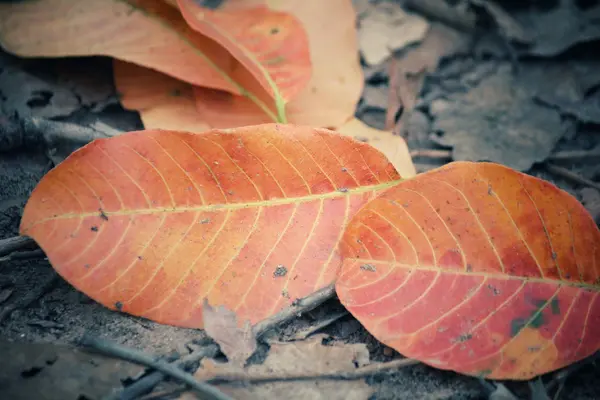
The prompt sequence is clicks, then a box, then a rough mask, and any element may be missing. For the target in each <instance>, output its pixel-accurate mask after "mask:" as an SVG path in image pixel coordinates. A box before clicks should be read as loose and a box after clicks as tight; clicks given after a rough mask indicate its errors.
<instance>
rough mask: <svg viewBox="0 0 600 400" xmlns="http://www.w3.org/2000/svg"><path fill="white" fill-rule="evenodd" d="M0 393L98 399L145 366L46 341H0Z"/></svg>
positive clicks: (22, 399) (19, 397) (16, 399)
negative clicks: (0, 366) (0, 359)
mask: <svg viewBox="0 0 600 400" xmlns="http://www.w3.org/2000/svg"><path fill="white" fill-rule="evenodd" d="M0 354H2V368H0V382H2V396H3V397H4V398H7V399H11V400H29V399H44V400H64V399H83V398H86V399H99V398H102V397H104V396H105V395H106V394H107V393H109V392H110V391H112V390H114V389H115V388H120V387H122V382H123V381H125V380H126V379H127V378H130V377H134V376H137V375H139V374H140V373H142V372H143V370H144V367H141V366H138V365H135V364H132V363H129V362H127V361H122V360H118V359H115V358H111V357H105V356H102V355H99V354H93V353H88V352H85V351H81V350H79V349H76V348H72V347H68V346H57V345H54V344H49V343H21V342H5V341H1V342H0Z"/></svg>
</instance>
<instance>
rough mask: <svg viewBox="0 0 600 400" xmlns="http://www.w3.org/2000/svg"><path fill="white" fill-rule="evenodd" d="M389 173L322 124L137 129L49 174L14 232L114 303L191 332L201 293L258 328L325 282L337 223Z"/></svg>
mask: <svg viewBox="0 0 600 400" xmlns="http://www.w3.org/2000/svg"><path fill="white" fill-rule="evenodd" d="M398 179H399V176H398V174H397V172H396V171H395V170H394V168H393V166H392V165H391V164H390V163H389V162H388V161H387V160H386V159H385V157H384V156H383V155H382V154H381V153H379V152H378V151H377V150H375V149H373V148H371V147H370V146H367V145H365V144H363V143H360V142H357V141H354V140H352V139H349V138H346V137H342V136H340V135H338V134H336V133H334V132H331V131H328V130H323V129H312V128H307V127H295V126H289V125H274V124H273V125H262V126H255V127H245V128H239V129H232V130H224V131H219V130H213V131H208V132H205V133H200V134H190V133H184V132H174V131H160V130H156V131H140V132H132V133H126V134H123V135H120V136H117V137H113V138H110V139H103V140H97V141H94V142H92V143H90V144H88V145H87V146H85V147H83V148H81V149H80V150H78V151H76V152H75V153H73V154H72V155H71V156H70V157H69V158H67V159H66V160H65V161H64V162H63V163H61V164H59V165H58V166H57V167H56V168H55V169H53V170H52V171H50V172H49V173H48V174H47V175H46V176H45V177H44V178H43V179H42V180H41V181H40V183H39V184H38V186H37V187H36V189H35V190H34V191H33V193H32V195H31V197H30V199H29V202H28V203H27V205H26V207H25V211H24V215H23V218H22V221H21V234H23V235H28V236H30V237H32V238H33V239H34V240H35V241H36V242H37V243H38V244H39V245H40V247H41V248H42V249H43V250H44V252H45V253H46V255H47V256H48V258H49V260H50V262H51V264H52V265H53V266H54V268H55V269H56V270H57V271H58V272H59V273H60V274H61V275H62V276H63V277H64V278H65V279H66V280H67V281H68V282H70V283H71V284H72V285H73V286H75V287H76V288H77V289H79V290H81V291H83V292H84V293H86V294H87V295H89V296H90V297H92V298H93V299H95V300H97V301H98V302H100V303H102V304H104V305H105V306H107V307H109V308H111V309H118V310H121V311H123V312H127V313H130V314H134V315H138V316H142V317H146V318H149V319H152V320H155V321H157V322H160V323H166V324H172V325H178V326H185V327H195V328H200V327H202V304H203V301H204V299H205V298H207V299H208V301H209V302H210V303H211V304H213V305H224V306H225V307H227V308H228V309H231V310H233V311H235V312H236V314H237V315H238V320H239V321H245V320H250V321H251V322H252V323H255V322H257V321H259V320H262V319H264V318H266V317H268V316H270V315H272V314H274V313H276V312H277V311H279V310H281V309H282V308H284V307H286V306H288V305H289V304H291V303H292V302H293V301H294V299H296V298H299V297H304V296H306V295H308V294H310V293H312V292H313V291H315V290H317V289H319V288H322V287H324V286H327V285H328V284H330V283H331V282H333V280H334V279H335V277H336V276H337V273H338V270H339V267H340V264H341V260H340V255H339V253H338V251H337V243H338V241H339V239H340V238H341V236H342V232H343V227H344V225H345V224H346V223H347V221H348V220H349V219H350V218H351V216H352V215H353V214H354V213H355V212H356V211H357V210H358V209H359V208H360V207H361V206H362V205H364V204H365V203H366V202H367V201H368V200H370V199H371V198H373V197H374V195H375V193H376V192H377V191H378V190H381V189H383V188H387V187H389V186H391V185H393V184H395V183H396V181H397V180H398Z"/></svg>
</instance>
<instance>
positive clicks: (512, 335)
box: [336, 162, 600, 379]
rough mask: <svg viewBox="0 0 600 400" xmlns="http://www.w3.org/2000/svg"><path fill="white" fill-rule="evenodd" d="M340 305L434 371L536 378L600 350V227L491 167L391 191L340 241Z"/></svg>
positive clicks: (467, 166) (543, 188) (573, 207)
mask: <svg viewBox="0 0 600 400" xmlns="http://www.w3.org/2000/svg"><path fill="white" fill-rule="evenodd" d="M340 252H341V253H342V257H343V259H344V263H343V267H342V271H341V273H340V276H339V279H338V281H337V284H336V289H337V293H338V295H339V297H340V300H341V301H342V303H343V304H344V306H346V307H347V308H348V310H349V311H350V312H351V313H352V314H353V315H354V316H356V318H357V319H358V320H359V321H361V323H362V324H363V325H364V326H365V327H366V328H367V329H368V330H369V331H370V332H371V333H372V334H373V335H374V336H375V337H377V338H378V339H379V340H381V341H382V342H383V343H385V344H387V345H388V346H390V347H393V348H395V349H396V350H398V351H399V352H401V353H402V354H404V355H405V356H407V357H411V358H415V359H418V360H421V361H423V362H424V363H426V364H429V365H432V366H434V367H436V368H441V369H451V370H454V371H457V372H461V373H464V374H470V375H479V376H484V377H487V378H491V379H529V378H531V377H533V376H536V375H538V374H543V373H545V372H548V371H551V370H554V369H557V368H561V367H563V366H566V365H568V364H571V363H573V362H575V361H577V360H580V359H582V358H584V357H586V356H589V355H590V354H592V353H594V352H595V351H597V350H599V349H600V296H599V292H600V231H599V230H598V228H597V226H596V225H595V223H594V221H593V220H592V218H591V217H590V215H589V214H588V213H587V212H586V210H585V209H584V208H583V206H582V205H581V204H579V202H577V200H576V199H575V198H573V197H572V196H570V195H569V194H567V193H566V192H564V191H562V190H560V189H558V188H557V187H555V186H553V185H552V184H550V183H548V182H545V181H542V180H540V179H537V178H534V177H531V176H528V175H525V174H522V173H520V172H516V171H514V170H511V169H509V168H507V167H503V166H500V165H497V164H491V163H481V164H478V163H470V162H455V163H451V164H449V165H447V166H444V167H442V168H438V169H436V170H433V171H430V172H427V173H424V174H421V175H417V176H416V177H415V178H413V179H410V180H407V181H404V182H402V183H400V184H399V185H397V186H395V187H393V188H391V189H389V190H387V191H385V192H384V193H382V194H381V195H380V196H378V197H377V198H376V199H375V200H373V201H372V202H370V203H369V204H367V205H366V206H365V207H364V208H362V209H361V211H360V212H359V213H358V214H357V215H355V217H354V218H353V219H352V220H351V222H350V224H349V225H348V227H347V229H346V231H345V234H344V237H343V240H342V242H341V246H340Z"/></svg>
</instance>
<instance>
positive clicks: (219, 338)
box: [202, 299, 257, 367]
mask: <svg viewBox="0 0 600 400" xmlns="http://www.w3.org/2000/svg"><path fill="white" fill-rule="evenodd" d="M202 316H203V320H204V330H205V331H206V334H207V335H208V336H210V337H211V338H213V339H214V341H215V342H217V344H218V345H219V347H220V348H221V351H222V352H223V354H225V356H226V357H227V360H228V361H229V364H230V365H233V366H237V367H243V366H244V364H245V363H246V360H247V359H248V357H250V356H251V355H252V354H253V353H254V352H255V351H256V347H257V344H256V337H255V336H254V332H253V331H252V325H250V322H249V321H246V323H245V324H243V326H242V327H239V326H240V325H242V324H238V320H237V316H236V315H235V313H234V312H233V311H231V310H228V309H227V308H225V307H224V306H217V307H211V305H210V304H208V300H207V299H204V303H203V307H202ZM240 322H242V321H240Z"/></svg>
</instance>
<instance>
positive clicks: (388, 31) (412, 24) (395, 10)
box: [358, 2, 429, 65]
mask: <svg viewBox="0 0 600 400" xmlns="http://www.w3.org/2000/svg"><path fill="white" fill-rule="evenodd" d="M428 28H429V24H428V22H427V20H426V19H424V18H423V17H421V16H419V15H417V14H412V13H407V12H405V11H404V10H403V9H402V8H401V7H400V6H399V5H398V4H396V3H386V2H381V3H378V4H376V5H374V6H371V7H370V8H369V9H368V10H367V11H366V12H365V13H363V14H362V15H361V18H360V26H359V29H358V41H359V47H360V52H361V54H362V56H363V58H364V60H365V63H366V64H367V65H377V64H379V63H382V62H383V61H385V60H386V59H387V58H388V57H389V56H390V55H391V54H392V53H393V52H394V51H396V50H400V49H402V48H404V47H406V46H408V45H410V44H413V43H416V42H419V41H420V40H421V39H423V37H425V34H426V33H427V29H428Z"/></svg>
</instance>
